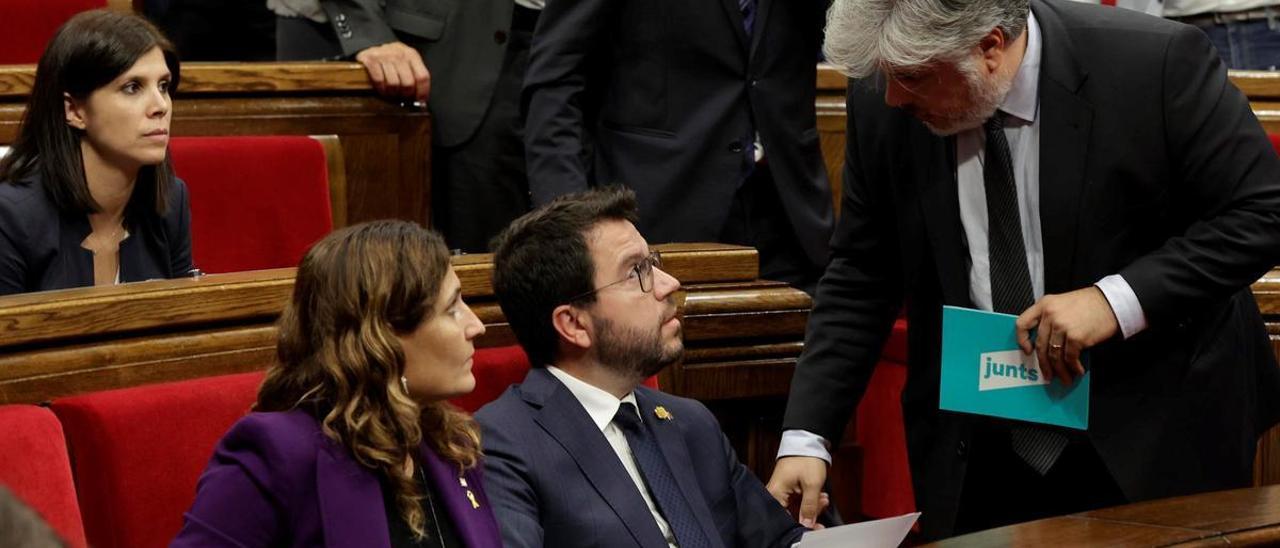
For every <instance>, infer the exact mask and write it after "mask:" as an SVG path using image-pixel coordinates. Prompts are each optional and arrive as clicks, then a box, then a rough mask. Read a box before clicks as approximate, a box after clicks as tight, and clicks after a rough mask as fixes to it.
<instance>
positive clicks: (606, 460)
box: [476, 188, 804, 548]
mask: <svg viewBox="0 0 1280 548" xmlns="http://www.w3.org/2000/svg"><path fill="white" fill-rule="evenodd" d="M635 221H636V198H635V195H634V194H633V193H632V192H631V191H630V190H624V189H621V188H609V189H603V190H592V191H587V192H583V193H581V194H574V195H569V196H565V197H563V198H560V199H558V200H556V201H554V202H552V203H550V204H548V205H547V206H545V207H543V208H540V209H538V210H536V211H534V212H532V213H529V214H527V215H525V216H523V217H521V218H519V219H517V220H516V221H515V222H514V223H512V224H511V226H509V227H508V228H507V229H506V231H504V232H503V234H502V235H500V236H499V239H498V243H497V246H496V253H495V256H494V263H495V268H494V279H493V286H494V291H495V292H496V293H497V296H498V299H499V302H500V303H501V305H502V311H503V313H505V314H506V317H507V320H508V322H510V325H511V329H512V330H513V331H514V332H515V334H516V337H517V338H518V339H519V340H520V343H521V345H522V346H524V349H525V351H526V352H527V353H528V354H529V358H530V361H531V362H532V363H533V364H535V367H534V369H533V370H532V371H530V372H529V375H528V376H527V377H525V380H524V383H523V384H519V385H515V386H513V387H511V388H510V389H508V390H507V391H506V393H504V394H503V395H502V396H501V397H500V398H498V399H497V400H495V401H494V402H492V403H490V404H489V405H486V406H485V407H484V408H483V409H481V410H480V411H479V413H477V414H476V419H477V420H478V421H479V422H480V425H481V427H482V428H483V440H484V451H485V473H486V475H487V479H488V485H487V486H486V491H487V492H488V495H489V498H490V500H491V501H492V502H493V506H494V513H495V515H496V516H497V518H498V522H499V523H500V527H501V530H502V537H503V541H504V542H505V544H506V546H508V547H540V546H553V547H557V548H560V547H569V548H572V547H577V546H583V547H587V546H601V547H604V546H607V547H610V548H613V547H632V546H634V547H645V548H664V547H670V546H680V547H681V548H695V547H721V546H725V547H735V546H741V547H757V546H758V547H770V546H779V547H789V546H791V545H792V543H794V542H797V541H798V540H799V539H800V535H801V534H802V533H803V532H804V529H803V528H802V527H800V526H799V525H798V524H797V523H796V522H795V521H794V520H793V519H791V517H790V516H789V515H788V514H787V513H786V511H785V510H784V509H783V508H782V507H781V506H780V505H778V503H777V502H776V501H775V500H774V499H773V498H772V497H771V496H770V495H769V493H768V492H767V491H766V490H765V489H764V486H763V485H761V483H760V481H759V480H758V479H756V477H755V476H754V475H752V474H751V472H750V471H748V470H747V469H746V467H745V466H743V465H742V464H741V463H740V462H739V461H738V459H737V456H736V455H735V454H734V451H733V449H732V448H730V446H729V443H728V440H727V439H725V437H724V434H723V433H721V432H720V427H719V424H718V423H717V422H716V420H715V418H714V417H712V415H711V413H710V411H708V410H707V408H706V407H704V406H703V405H702V404H700V403H698V402H696V401H693V400H688V399H684V398H679V397H675V396H671V395H668V394H663V393H662V392H659V391H656V390H651V389H649V388H646V387H644V386H642V383H643V382H644V380H645V379H647V378H649V377H651V376H652V375H654V374H655V373H657V372H658V371H660V370H661V369H662V368H663V367H666V366H667V365H669V364H671V363H674V362H676V361H677V360H679V359H680V357H681V356H682V355H683V353H684V344H683V342H682V340H681V326H680V319H679V317H678V316H677V314H676V300H675V292H676V291H677V290H678V289H679V288H680V282H679V281H677V280H676V279H675V278H673V277H671V276H670V275H669V274H667V273H666V272H663V271H662V269H661V266H662V259H661V256H660V255H658V253H656V252H651V251H650V249H649V245H648V243H647V242H645V239H644V238H643V237H642V236H641V235H640V233H639V231H637V230H636V227H635V225H634V223H635Z"/></svg>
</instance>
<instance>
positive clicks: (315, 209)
mask: <svg viewBox="0 0 1280 548" xmlns="http://www.w3.org/2000/svg"><path fill="white" fill-rule="evenodd" d="M170 153H171V154H172V157H173V166H174V171H176V172H177V174H178V177H180V178H181V179H182V180H183V181H186V183H187V187H188V189H189V192H190V200H191V245H192V255H193V258H194V260H195V265H196V267H197V268H199V269H201V270H203V271H205V272H210V273H212V272H238V271H241V270H261V269H264V268H283V267H291V266H297V265H298V262H299V261H301V260H302V255H303V254H304V253H306V251H307V248H308V247H310V246H311V244H313V243H315V241H316V240H319V239H320V238H321V237H323V236H324V235H325V234H328V233H329V231H330V230H332V229H333V213H332V210H331V209H330V204H329V171H328V164H327V163H326V160H325V154H324V147H323V146H322V145H321V144H320V143H319V142H318V141H316V140H315V139H312V138H310V137H305V136H272V137H179V138H175V139H173V141H172V142H171V143H170Z"/></svg>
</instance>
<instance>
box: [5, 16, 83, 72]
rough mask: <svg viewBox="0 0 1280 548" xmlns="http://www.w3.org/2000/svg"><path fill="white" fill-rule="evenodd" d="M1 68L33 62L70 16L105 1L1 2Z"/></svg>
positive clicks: (37, 59)
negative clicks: (2, 43)
mask: <svg viewBox="0 0 1280 548" xmlns="http://www.w3.org/2000/svg"><path fill="white" fill-rule="evenodd" d="M0 5H3V8H2V9H0V36H3V37H4V47H0V65H21V64H27V63H36V62H37V61H39V60H40V55H41V54H43V53H44V48H45V45H46V44H48V43H49V40H50V39H51V38H53V33H54V32H55V31H57V30H58V27H60V26H62V24H63V23H65V22H67V19H70V18H71V16H72V15H75V14H77V13H80V12H82V11H88V10H91V9H94V8H101V7H105V6H106V5H107V2H106V0H3V1H2V2H0Z"/></svg>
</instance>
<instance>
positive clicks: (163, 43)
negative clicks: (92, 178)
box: [0, 9, 178, 215]
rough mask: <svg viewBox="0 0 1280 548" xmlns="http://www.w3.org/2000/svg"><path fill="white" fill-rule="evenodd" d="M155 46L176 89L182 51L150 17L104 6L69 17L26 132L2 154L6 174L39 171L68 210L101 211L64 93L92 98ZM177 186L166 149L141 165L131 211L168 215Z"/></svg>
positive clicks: (42, 72)
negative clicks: (156, 159)
mask: <svg viewBox="0 0 1280 548" xmlns="http://www.w3.org/2000/svg"><path fill="white" fill-rule="evenodd" d="M155 48H160V51H161V52H163V53H164V62H165V64H166V65H168V67H169V72H170V74H171V78H170V81H169V92H170V93H173V92H174V90H176V89H177V87H178V54H177V51H176V50H174V48H173V44H171V43H169V40H168V39H166V38H165V37H164V35H163V34H161V33H160V31H159V30H157V29H156V27H155V26H153V25H152V24H151V23H149V22H147V20H146V19H143V18H141V17H138V16H136V15H132V14H128V13H122V12H117V11H111V10H106V9H99V10H92V11H86V12H82V13H79V14H76V15H75V16H73V17H72V18H71V19H69V20H68V21H67V22H66V23H63V25H62V26H61V27H59V28H58V32H57V33H56V34H54V36H53V39H52V40H50V41H49V46H48V47H47V48H45V50H44V54H43V55H41V56H40V64H39V65H37V66H36V81H35V84H34V85H33V86H32V88H31V99H30V101H28V102H27V111H26V113H25V114H23V116H22V127H21V128H20V129H19V130H18V138H17V139H16V140H14V142H13V147H12V149H11V150H10V151H9V155H8V156H7V157H6V158H4V160H2V161H0V181H5V182H9V183H17V182H18V181H20V180H22V179H25V178H27V177H31V176H32V175H39V176H40V179H41V180H42V184H43V185H44V189H45V192H47V193H48V195H49V198H50V199H51V200H52V201H53V203H54V205H55V206H57V208H58V210H59V211H61V212H62V213H63V214H83V215H87V214H89V213H95V212H97V211H99V209H100V208H99V205H98V203H97V202H95V201H94V200H93V196H91V195H90V194H89V184H88V182H87V181H86V180H85V174H84V159H83V158H82V157H81V154H80V139H81V137H82V136H83V133H84V132H83V131H81V130H79V129H76V128H73V127H71V126H70V125H68V124H67V118H66V109H65V106H64V101H63V94H64V93H65V94H67V95H70V96H71V97H72V98H73V99H75V100H77V101H84V100H87V99H88V98H89V95H90V94H92V93H93V92H94V91H95V90H97V89H98V88H101V87H102V86H105V85H107V84H109V83H111V81H112V80H115V79H116V78H117V77H119V76H120V75H121V74H124V72H125V71H127V70H129V68H130V67H132V66H133V64H134V63H136V62H138V59H139V58H141V57H142V56H143V55H145V54H146V53H147V52H150V51H151V50H152V49H155ZM173 185H174V175H173V167H172V166H171V164H170V163H169V156H168V154H166V155H165V159H164V161H163V162H161V163H160V164H158V165H154V166H143V168H142V169H141V170H139V171H138V177H137V179H136V180H135V184H134V189H133V195H132V196H131V197H130V198H129V205H128V210H129V211H130V212H137V213H143V212H145V211H146V210H152V211H154V212H155V213H156V215H164V214H165V207H166V203H167V200H168V196H169V192H170V189H171V188H172V187H173ZM127 214H128V213H127Z"/></svg>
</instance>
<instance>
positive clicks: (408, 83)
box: [356, 42, 431, 103]
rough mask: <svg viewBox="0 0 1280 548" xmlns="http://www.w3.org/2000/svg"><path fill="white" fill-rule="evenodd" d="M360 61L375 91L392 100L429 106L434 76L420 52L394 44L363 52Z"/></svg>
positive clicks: (401, 43) (358, 59) (403, 45)
mask: <svg viewBox="0 0 1280 548" xmlns="http://www.w3.org/2000/svg"><path fill="white" fill-rule="evenodd" d="M356 61H359V62H360V64H362V65H364V68H365V70H367V71H369V79H370V80H372V81H373V87H374V89H377V90H378V93H380V94H382V95H385V96H388V97H404V98H407V99H415V100H418V101H421V102H424V103H425V102H426V101H427V97H428V96H429V95H430V94H431V73H430V72H427V65H426V64H425V63H423V62H422V56H421V55H419V54H418V50H416V49H413V48H411V47H409V46H407V45H405V43H404V42H390V43H387V44H382V45H381V46H373V47H371V48H367V49H363V50H360V53H357V54H356Z"/></svg>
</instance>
